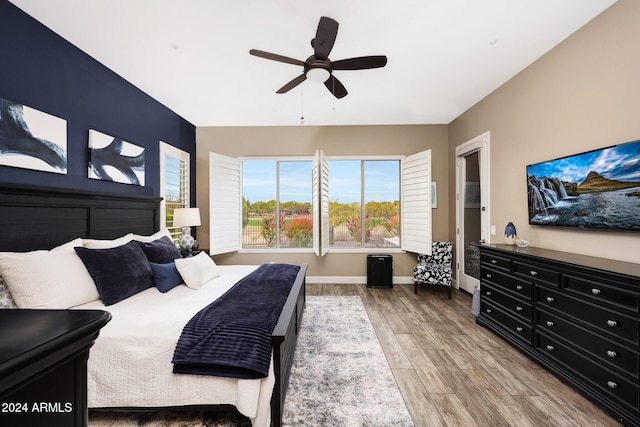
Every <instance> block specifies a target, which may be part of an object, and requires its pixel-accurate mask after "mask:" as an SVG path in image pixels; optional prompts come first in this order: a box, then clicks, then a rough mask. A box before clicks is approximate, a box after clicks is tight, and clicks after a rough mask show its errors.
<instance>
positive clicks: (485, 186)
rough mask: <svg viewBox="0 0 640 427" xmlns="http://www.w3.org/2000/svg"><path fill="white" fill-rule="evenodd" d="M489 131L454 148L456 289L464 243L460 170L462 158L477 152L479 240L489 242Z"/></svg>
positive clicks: (458, 285) (458, 282) (458, 283)
mask: <svg viewBox="0 0 640 427" xmlns="http://www.w3.org/2000/svg"><path fill="white" fill-rule="evenodd" d="M490 136H491V135H490V131H487V132H485V133H483V134H481V135H478V136H477V137H475V138H473V139H471V140H469V141H467V142H465V143H464V144H461V145H459V146H457V147H456V279H457V280H456V285H455V287H456V288H460V279H461V265H462V263H463V261H464V242H463V241H462V240H463V236H462V234H461V233H460V229H461V228H462V226H463V225H462V224H461V219H462V215H463V212H464V209H463V206H462V203H464V201H463V200H462V194H464V188H462V186H463V185H464V180H463V179H461V178H462V173H463V170H462V168H461V164H462V158H463V157H465V156H467V155H469V154H471V153H474V152H476V151H477V152H478V165H479V168H480V206H481V209H482V210H481V214H480V222H481V224H480V236H481V237H480V238H481V239H482V240H484V241H485V242H489V241H490V230H491V215H490V211H491V209H490V201H491V198H490V189H491V183H490V176H491V175H490V173H489V171H490V169H489V166H490V158H491V157H490V151H489V147H490V140H491V138H490Z"/></svg>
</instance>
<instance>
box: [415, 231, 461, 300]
mask: <svg viewBox="0 0 640 427" xmlns="http://www.w3.org/2000/svg"><path fill="white" fill-rule="evenodd" d="M452 251H453V243H451V242H431V255H424V254H418V264H417V265H416V266H415V267H414V268H413V292H414V293H416V294H417V293H418V285H419V284H420V283H425V284H427V285H442V286H446V287H447V296H448V297H449V299H451V283H452V281H453V270H452V269H451V260H452V259H453V256H452V255H451V252H452Z"/></svg>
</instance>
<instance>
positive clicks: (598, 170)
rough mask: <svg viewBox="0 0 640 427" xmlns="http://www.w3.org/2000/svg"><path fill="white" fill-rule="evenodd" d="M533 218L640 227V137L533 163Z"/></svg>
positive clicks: (606, 226)
mask: <svg viewBox="0 0 640 427" xmlns="http://www.w3.org/2000/svg"><path fill="white" fill-rule="evenodd" d="M527 193H528V200H529V224H533V225H557V226H562V227H577V228H594V229H612V230H636V231H640V140H637V141H632V142H628V143H625V144H620V145H615V146H612V147H607V148H602V149H599V150H594V151H589V152H586V153H581V154H576V155H573V156H568V157H563V158H560V159H555V160H549V161H546V162H542V163H537V164H534V165H529V166H527Z"/></svg>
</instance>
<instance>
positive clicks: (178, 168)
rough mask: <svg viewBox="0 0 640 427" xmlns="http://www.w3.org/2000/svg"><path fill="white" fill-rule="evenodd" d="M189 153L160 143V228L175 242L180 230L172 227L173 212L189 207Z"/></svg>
mask: <svg viewBox="0 0 640 427" xmlns="http://www.w3.org/2000/svg"><path fill="white" fill-rule="evenodd" d="M189 169H190V167H189V153H187V152H185V151H182V150H180V149H178V148H176V147H174V146H172V145H169V144H167V143H165V142H162V141H160V196H161V197H162V202H161V204H160V205H161V206H160V212H161V213H160V215H161V218H162V220H161V221H163V223H162V224H161V228H162V227H166V228H167V229H169V231H170V232H171V236H172V237H173V240H174V241H175V242H177V240H178V237H179V235H180V229H179V228H178V227H174V226H173V210H174V209H176V208H188V207H190V205H189Z"/></svg>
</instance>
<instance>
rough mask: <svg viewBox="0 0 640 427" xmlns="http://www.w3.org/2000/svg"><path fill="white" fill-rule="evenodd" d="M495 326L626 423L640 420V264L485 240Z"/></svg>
mask: <svg viewBox="0 0 640 427" xmlns="http://www.w3.org/2000/svg"><path fill="white" fill-rule="evenodd" d="M480 260H481V267H480V268H481V279H480V281H481V312H480V314H479V315H478V317H477V318H476V322H477V323H478V324H479V325H481V326H486V327H487V328H489V329H491V330H493V331H494V332H495V333H497V334H498V335H500V336H502V337H503V338H504V339H505V340H506V341H508V342H509V343H511V344H512V345H513V346H515V347H516V348H518V349H519V350H521V351H522V352H523V353H525V354H527V355H528V356H530V357H531V358H533V359H534V360H536V361H537V362H538V363H540V364H541V365H542V366H544V367H545V368H547V369H548V370H549V371H551V372H553V373H554V374H555V375H557V376H558V377H560V378H562V379H563V380H565V381H566V382H567V383H569V384H571V385H572V386H573V387H575V388H576V389H577V390H579V391H580V392H582V393H583V394H584V395H586V396H587V397H588V398H590V399H592V400H593V401H594V402H595V403H596V404H599V405H601V406H603V407H605V408H606V409H608V410H609V411H611V412H612V413H613V414H615V415H616V416H617V417H619V418H620V419H621V420H622V422H623V423H625V424H628V425H640V264H634V263H628V262H622V261H616V260H609V259H604V258H596V257H590V256H585V255H578V254H572V253H566V252H560V251H552V250H546V249H540V248H534V247H528V248H518V247H514V246H508V245H482V246H481V247H480Z"/></svg>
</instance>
